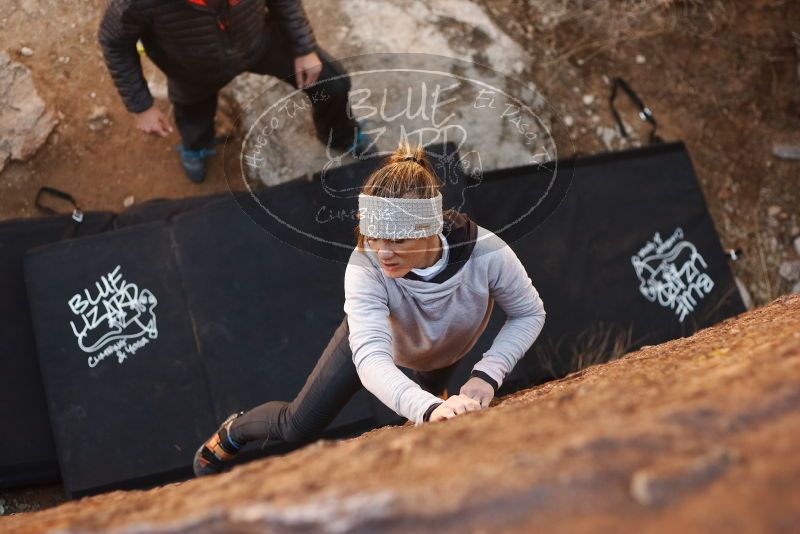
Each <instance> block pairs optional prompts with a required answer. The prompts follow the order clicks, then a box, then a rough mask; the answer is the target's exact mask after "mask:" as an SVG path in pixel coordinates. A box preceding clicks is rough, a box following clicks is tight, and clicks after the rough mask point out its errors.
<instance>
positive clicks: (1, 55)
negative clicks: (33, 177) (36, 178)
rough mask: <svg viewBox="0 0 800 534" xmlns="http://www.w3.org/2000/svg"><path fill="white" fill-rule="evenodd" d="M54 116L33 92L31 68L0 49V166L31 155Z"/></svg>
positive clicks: (34, 90) (45, 138)
mask: <svg viewBox="0 0 800 534" xmlns="http://www.w3.org/2000/svg"><path fill="white" fill-rule="evenodd" d="M56 124H58V119H57V118H56V116H55V113H54V112H53V110H52V109H50V108H48V107H47V106H46V105H45V103H44V101H43V100H42V99H41V98H40V97H39V94H38V93H37V92H36V87H35V85H34V83H33V78H32V77H31V71H30V69H28V67H26V66H25V65H23V64H21V63H17V62H16V61H12V60H11V58H10V57H9V55H8V54H7V53H6V52H0V170H2V169H3V167H4V166H5V164H6V162H8V161H9V160H18V161H24V160H26V159H28V158H30V157H31V156H33V155H34V154H35V153H36V151H37V150H38V149H39V147H40V146H42V145H43V144H44V142H45V141H46V140H47V136H48V135H50V132H52V131H53V128H55V126H56Z"/></svg>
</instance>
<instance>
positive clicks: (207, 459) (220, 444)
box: [192, 412, 244, 477]
mask: <svg viewBox="0 0 800 534" xmlns="http://www.w3.org/2000/svg"><path fill="white" fill-rule="evenodd" d="M243 414H244V412H238V413H233V414H231V415H229V416H228V418H227V419H225V421H223V422H222V424H221V425H220V426H219V428H218V429H217V431H216V432H214V434H213V435H212V436H211V437H210V438H209V439H208V440H207V441H206V442H205V443H203V444H202V445H200V448H199V449H197V452H195V453H194V462H192V467H193V469H194V474H195V476H197V477H202V476H205V475H213V474H216V473H220V472H222V471H223V469H224V467H225V464H226V463H227V462H229V461H230V460H233V459H234V458H235V457H236V455H237V454H238V453H239V451H240V450H241V448H242V445H240V444H239V443H236V441H234V439H233V438H231V436H230V434H229V433H228V429H229V428H230V427H231V423H233V421H234V419H236V418H237V417H240V416H241V415H243Z"/></svg>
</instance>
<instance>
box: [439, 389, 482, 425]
mask: <svg viewBox="0 0 800 534" xmlns="http://www.w3.org/2000/svg"><path fill="white" fill-rule="evenodd" d="M489 387H490V388H491V386H489ZM480 409H481V405H480V403H479V402H478V401H476V400H474V399H471V398H470V397H467V396H466V395H453V396H452V397H449V398H448V399H447V400H446V401H444V402H443V403H442V404H440V405H439V406H437V407H436V409H435V410H433V412H431V417H430V422H432V423H433V422H436V421H444V420H445V419H452V418H453V417H455V416H457V415H461V414H462V413H467V412H474V411H477V410H480Z"/></svg>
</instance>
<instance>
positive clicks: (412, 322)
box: [344, 226, 545, 424]
mask: <svg viewBox="0 0 800 534" xmlns="http://www.w3.org/2000/svg"><path fill="white" fill-rule="evenodd" d="M344 291H345V304H344V311H345V313H346V314H347V323H348V326H349V328H350V337H349V341H350V348H351V350H352V353H353V362H354V364H355V366H356V370H357V371H358V376H359V377H360V379H361V382H362V384H363V385H364V387H366V388H367V389H368V390H369V391H370V392H371V393H373V394H374V395H375V396H376V397H378V399H380V400H381V402H383V403H384V404H386V405H387V406H388V407H389V408H391V409H392V410H394V411H395V412H397V413H398V414H400V415H402V416H403V417H406V418H407V419H409V420H412V421H414V422H415V423H416V424H420V423H422V421H423V416H424V414H425V411H426V410H427V409H428V408H429V407H430V406H431V405H432V404H434V403H438V402H441V399H439V398H437V397H435V396H434V395H432V394H430V393H428V392H426V391H424V390H423V389H422V388H420V387H419V386H418V385H417V384H416V383H414V381H412V380H411V379H409V378H408V377H406V376H405V375H404V374H403V373H402V372H401V371H400V370H399V369H398V368H397V365H401V366H403V367H407V368H410V369H417V370H422V371H428V370H432V369H439V368H442V367H446V366H448V365H450V364H452V363H454V362H456V361H457V360H459V359H461V358H462V357H463V356H465V355H466V354H467V353H468V352H469V351H470V349H471V348H472V347H473V345H475V343H476V342H477V340H478V338H479V337H480V335H481V334H482V333H483V331H484V330H485V329H486V324H487V323H488V321H489V317H490V315H491V312H492V307H493V304H494V302H497V303H498V304H499V305H500V307H501V308H502V309H503V311H504V312H505V313H506V315H507V316H508V319H507V321H506V323H505V324H504V325H503V328H502V329H501V330H500V332H499V333H498V334H497V337H496V338H495V340H494V342H493V343H492V346H491V347H490V348H489V350H487V351H486V352H485V353H484V355H483V358H482V359H481V360H480V361H479V362H478V363H477V364H476V365H475V367H474V368H473V370H475V371H482V372H484V373H486V374H487V375H489V377H491V378H492V379H493V380H495V382H497V385H498V386H499V385H500V384H502V383H503V379H504V378H505V377H506V375H508V373H509V372H511V370H512V369H513V368H514V365H516V363H517V362H518V361H519V360H520V358H522V356H523V355H524V354H525V353H526V352H527V351H528V349H529V348H530V347H531V345H532V344H533V342H534V340H535V339H536V338H537V337H538V335H539V332H541V330H542V327H543V326H544V319H545V310H544V305H543V303H542V300H541V298H540V297H539V293H538V292H537V291H536V288H535V287H534V286H533V284H532V283H531V279H530V278H529V277H528V275H527V273H526V272H525V268H524V267H523V265H522V263H521V262H520V261H519V259H518V258H517V256H516V254H514V251H512V250H511V248H510V247H509V246H508V245H506V243H505V242H504V241H503V240H502V239H501V238H500V237H498V236H497V235H495V234H494V233H492V232H491V231H489V230H487V229H485V228H482V227H480V226H478V233H477V242H476V243H475V248H474V249H473V251H472V254H471V255H470V257H469V259H468V260H467V261H466V262H465V263H464V265H463V267H462V268H461V269H460V270H459V271H458V272H457V273H455V275H453V276H452V277H451V278H449V279H447V280H445V281H444V282H442V283H431V282H426V281H423V280H410V279H407V278H390V277H387V276H385V275H384V274H383V272H382V270H381V268H380V265H379V264H378V262H377V259H376V258H375V253H374V252H373V251H372V250H371V249H369V247H365V249H364V251H359V250H358V249H355V250H353V253H352V254H351V256H350V261H349V263H348V266H347V269H346V271H345V277H344Z"/></svg>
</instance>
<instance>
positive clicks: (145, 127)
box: [134, 106, 172, 137]
mask: <svg viewBox="0 0 800 534" xmlns="http://www.w3.org/2000/svg"><path fill="white" fill-rule="evenodd" d="M134 117H135V118H134V123H135V124H136V129H137V130H141V131H142V132H144V133H149V134H153V135H160V136H161V137H166V136H168V135H169V134H171V133H172V126H170V124H169V120H168V119H167V117H166V115H164V114H163V113H162V112H161V110H160V109H158V108H157V107H155V106H151V107H150V109H148V110H147V111H142V112H141V113H134Z"/></svg>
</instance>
